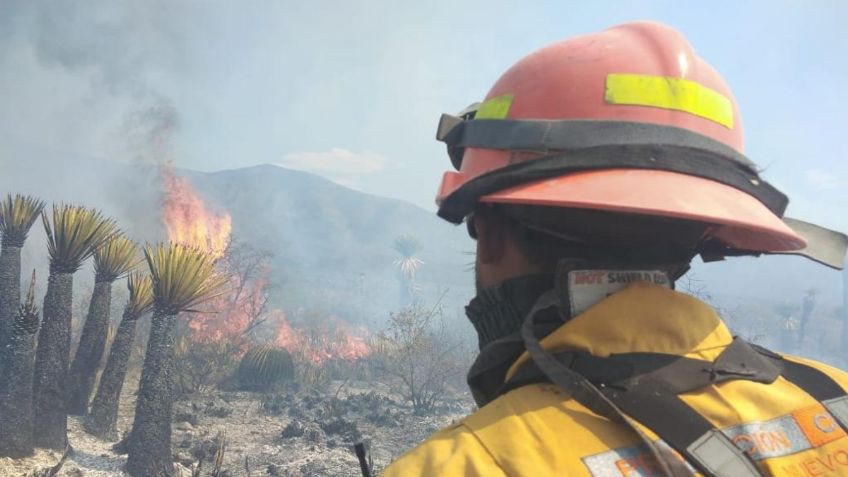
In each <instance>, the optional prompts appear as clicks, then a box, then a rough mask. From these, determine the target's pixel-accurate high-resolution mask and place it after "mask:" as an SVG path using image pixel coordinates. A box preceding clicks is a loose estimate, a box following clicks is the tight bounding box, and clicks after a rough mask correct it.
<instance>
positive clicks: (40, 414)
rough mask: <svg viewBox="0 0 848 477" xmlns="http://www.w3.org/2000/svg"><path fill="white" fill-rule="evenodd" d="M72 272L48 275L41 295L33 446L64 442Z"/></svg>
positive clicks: (59, 445) (59, 446)
mask: <svg viewBox="0 0 848 477" xmlns="http://www.w3.org/2000/svg"><path fill="white" fill-rule="evenodd" d="M73 285H74V275H73V273H51V274H50V278H49V279H48V282H47V294H46V295H45V296H44V307H43V309H44V318H43V322H42V325H41V330H40V331H39V332H38V349H37V350H36V354H35V373H34V397H35V410H34V412H35V428H36V429H37V430H38V432H37V433H36V436H35V445H36V447H43V448H46V449H57V450H61V449H64V448H65V446H66V444H67V442H68V435H67V428H68V416H67V414H66V413H65V392H64V389H63V388H64V384H65V375H66V374H67V372H68V354H69V353H70V349H71V313H72V312H71V308H72V306H73V296H72V292H73Z"/></svg>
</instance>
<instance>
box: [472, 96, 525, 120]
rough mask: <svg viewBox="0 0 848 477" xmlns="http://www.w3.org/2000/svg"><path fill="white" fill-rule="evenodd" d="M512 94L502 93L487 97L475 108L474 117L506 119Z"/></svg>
mask: <svg viewBox="0 0 848 477" xmlns="http://www.w3.org/2000/svg"><path fill="white" fill-rule="evenodd" d="M513 98H515V95H514V94H504V95H501V96H496V97H494V98H490V99H487V100H486V101H484V102H483V104H481V105H480V107H479V108H477V113H476V114H475V115H474V119H506V116H507V115H508V114H509V108H510V106H512V100H513Z"/></svg>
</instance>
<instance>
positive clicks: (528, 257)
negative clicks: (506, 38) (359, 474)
mask: <svg viewBox="0 0 848 477" xmlns="http://www.w3.org/2000/svg"><path fill="white" fill-rule="evenodd" d="M763 80H764V81H766V80H767V79H765V78H764V79H763ZM778 106H779V103H776V107H778ZM438 138H439V139H440V140H441V141H443V142H445V143H446V144H447V149H448V154H449V156H450V159H451V161H452V163H453V166H454V168H455V169H456V170H455V171H450V172H447V173H445V175H444V178H443V182H442V185H441V188H440V190H439V192H438V196H437V203H438V205H439V211H438V214H439V216H441V217H442V218H444V219H446V220H448V221H450V222H453V223H456V224H459V223H462V222H463V221H464V222H465V223H466V226H467V227H468V232H469V234H470V235H471V237H472V238H474V239H475V240H476V247H477V249H476V266H475V271H476V284H477V296H476V297H475V298H474V299H473V300H472V301H471V302H470V304H469V305H468V307H467V308H466V311H467V315H468V318H469V319H470V321H471V323H472V324H473V325H474V327H475V329H476V331H477V333H478V336H479V345H480V354H479V357H478V358H477V360H476V361H475V363H474V364H473V366H472V368H471V370H470V372H469V375H468V383H469V385H470V387H471V389H472V394H473V396H474V398H475V400H476V401H477V404H478V405H479V410H478V411H476V412H475V413H473V414H472V415H471V416H469V417H467V418H465V419H464V420H462V421H461V422H458V423H456V424H454V425H451V426H450V427H448V428H446V429H444V430H442V431H440V432H438V433H436V434H435V435H433V436H432V437H430V438H429V439H428V440H427V441H425V442H424V443H423V444H421V445H419V446H418V447H416V448H414V449H412V450H411V451H409V452H407V453H406V454H405V455H403V456H401V457H400V458H399V459H398V460H397V461H396V462H394V463H393V464H392V465H391V466H389V467H388V468H387V469H386V470H385V471H384V473H383V475H384V476H386V477H396V476H413V475H445V476H487V477H496V476H534V477H542V476H569V477H579V476H618V475H621V476H636V475H638V476H654V475H665V476H675V477H676V476H688V475H695V474H696V473H697V474H698V475H704V476H712V477H746V476H757V475H774V476H784V475H785V476H818V475H821V476H833V475H848V438H846V426H848V397H846V392H845V389H848V375H846V374H845V373H843V372H841V371H839V370H836V369H834V368H831V367H828V366H826V365H823V364H820V363H817V362H813V361H808V360H805V359H801V358H796V357H789V356H781V355H778V354H776V353H773V352H770V351H768V350H766V349H764V348H760V347H757V346H755V345H752V344H750V343H747V342H745V341H744V340H742V339H740V338H737V337H734V336H733V335H732V334H731V332H730V331H729V330H728V328H727V327H726V326H725V324H724V323H722V321H721V319H720V318H719V316H718V315H717V314H716V312H715V311H714V310H713V309H711V308H710V306H709V305H707V304H705V303H703V302H701V301H699V300H697V299H696V298H694V297H691V296H688V295H686V294H683V293H680V292H677V291H675V290H674V283H675V280H677V279H678V278H679V277H681V276H682V275H683V274H684V273H685V272H686V271H687V270H688V268H689V263H690V261H691V260H692V259H693V258H694V257H696V256H701V257H702V258H703V260H705V261H713V260H720V259H723V258H724V257H728V256H737V255H760V254H763V253H797V254H800V255H804V256H807V257H809V258H812V259H813V260H816V261H819V262H821V263H824V264H826V265H829V266H831V267H834V268H839V267H841V266H842V260H843V258H844V254H845V243H846V237H845V236H844V235H841V234H838V233H835V232H831V231H827V230H825V229H822V228H818V227H816V226H813V225H811V224H807V223H805V222H801V221H797V220H793V219H788V218H784V217H783V213H784V210H785V208H786V206H787V203H788V200H787V198H786V196H785V195H783V194H782V193H781V192H780V191H778V190H777V189H776V188H775V187H773V186H772V185H770V184H769V183H768V182H766V181H765V180H763V179H762V178H761V177H760V176H759V175H758V169H757V167H756V166H755V165H754V163H753V162H751V161H750V160H749V159H748V158H747V157H746V156H745V155H744V153H743V134H742V121H741V117H740V114H739V110H738V107H737V103H736V100H735V99H734V97H733V94H732V93H731V91H730V89H729V88H728V86H727V84H726V83H725V81H724V80H723V79H722V77H721V76H720V75H719V74H718V73H717V72H716V71H715V70H714V69H713V68H712V67H710V65H709V64H707V63H706V62H705V61H704V60H703V59H702V58H700V57H699V56H698V55H697V54H696V53H695V52H694V50H693V49H692V46H691V45H690V44H689V43H688V42H687V40H686V39H685V38H684V37H683V36H682V35H681V34H680V33H678V32H677V31H675V30H673V29H671V28H669V27H667V26H665V25H662V24H658V23H652V22H641V23H630V24H625V25H621V26H617V27H614V28H611V29H608V30H606V31H603V32H600V33H597V34H591V35H587V36H582V37H577V38H573V39H570V40H567V41H562V42H559V43H555V44H552V45H550V46H547V47H544V48H542V49H540V50H538V51H536V52H534V53H532V54H530V55H528V56H527V57H525V58H523V59H522V60H520V61H519V62H518V63H516V64H515V65H514V66H513V67H512V68H510V69H509V70H508V71H506V73H504V74H503V75H502V76H501V78H500V79H499V80H498V81H497V82H496V83H495V85H494V86H493V87H492V89H491V90H490V91H489V93H488V95H487V96H486V98H485V100H484V101H483V102H482V103H480V104H475V105H472V106H471V107H469V108H467V109H466V110H464V111H463V112H462V113H460V114H459V115H458V116H450V115H443V116H442V120H441V122H440V125H439V131H438Z"/></svg>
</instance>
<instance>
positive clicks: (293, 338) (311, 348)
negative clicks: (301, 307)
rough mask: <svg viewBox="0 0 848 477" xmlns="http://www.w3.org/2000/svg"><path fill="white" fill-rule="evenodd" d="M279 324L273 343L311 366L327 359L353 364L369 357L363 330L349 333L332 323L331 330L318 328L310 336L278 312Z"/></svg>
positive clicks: (347, 329) (335, 321) (340, 325)
mask: <svg viewBox="0 0 848 477" xmlns="http://www.w3.org/2000/svg"><path fill="white" fill-rule="evenodd" d="M279 313H280V314H279V316H278V320H279V321H280V325H279V327H278V328H277V336H276V338H275V339H274V344H276V345H277V346H280V347H282V348H285V349H287V350H288V351H289V352H290V353H292V354H293V355H295V356H302V357H303V358H304V359H306V360H307V361H311V362H312V363H314V364H321V363H323V362H325V361H327V360H332V359H341V360H345V361H356V360H358V359H362V358H365V357H367V356H368V355H370V354H371V348H370V347H369V346H368V344H366V342H365V339H364V338H363V337H362V336H364V335H366V334H367V332H366V331H365V330H364V329H359V330H357V332H356V333H354V332H352V331H351V330H350V329H349V328H348V327H347V326H346V325H345V324H344V323H343V322H341V321H338V320H332V323H331V325H332V326H333V328H335V329H332V330H330V329H328V327H326V326H324V327H321V329H319V330H315V332H313V333H308V332H307V331H305V330H301V329H296V328H293V327H292V326H291V324H290V323H289V322H288V320H286V318H285V316H282V313H281V312H279Z"/></svg>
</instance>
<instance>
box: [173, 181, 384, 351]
mask: <svg viewBox="0 0 848 477" xmlns="http://www.w3.org/2000/svg"><path fill="white" fill-rule="evenodd" d="M162 185H163V190H164V194H163V195H164V196H163V200H162V218H163V222H164V224H165V229H166V230H167V232H168V239H169V240H171V241H172V242H178V243H184V244H188V245H191V246H194V247H198V248H200V249H202V250H205V251H208V252H209V253H212V254H213V255H214V256H215V257H216V258H222V257H224V254H225V253H226V252H227V247H228V246H229V243H230V232H231V225H232V224H231V222H232V221H231V218H230V215H229V214H226V213H223V214H214V213H211V212H209V211H208V210H207V208H206V205H205V204H204V202H203V199H201V198H200V196H198V195H197V193H196V192H195V191H194V188H192V186H191V184H190V183H189V182H188V181H187V180H186V179H185V178H183V177H179V176H177V175H176V174H175V173H174V170H173V169H172V168H171V167H167V166H166V167H163V168H162ZM232 259H233V257H232V256H227V257H226V260H223V261H222V262H223V264H222V270H223V271H224V272H228V267H227V264H228V260H232ZM229 265H232V264H229ZM269 273H270V268H268V267H267V264H265V265H263V268H262V270H261V273H260V275H259V276H258V277H254V278H252V279H249V280H247V281H246V283H242V282H241V281H242V278H240V277H239V276H238V275H236V274H231V275H230V287H229V288H230V290H232V291H231V292H230V293H226V294H224V295H221V296H219V297H217V298H215V299H214V300H212V301H210V302H209V303H207V304H206V305H205V306H204V308H205V309H207V310H209V311H204V312H200V313H195V314H193V315H192V317H191V318H190V321H189V323H188V327H189V330H190V339H191V340H192V341H193V342H195V343H229V344H231V345H233V346H234V349H235V350H236V352H244V350H246V349H247V346H248V345H249V344H250V339H249V338H248V337H247V336H245V332H246V331H247V330H248V329H249V328H251V326H252V325H253V324H255V323H257V321H265V320H264V319H262V320H260V318H261V317H263V316H266V315H265V310H264V307H265V300H266V299H267V297H266V293H265V288H266V286H267V284H268V276H269ZM267 316H269V317H270V319H269V320H268V321H269V324H270V323H273V324H275V325H276V331H275V338H274V342H275V344H276V345H278V346H280V347H282V348H285V349H287V350H288V351H289V352H291V353H292V355H294V356H295V357H299V358H300V359H304V360H307V361H310V362H312V363H315V364H321V363H323V362H325V361H327V360H332V359H341V360H347V361H355V360H357V359H360V358H363V357H366V356H368V355H369V354H371V349H370V348H369V346H368V345H367V344H366V342H365V339H363V338H362V337H363V336H367V333H366V332H365V330H356V332H354V331H352V330H351V329H349V328H348V326H346V325H345V324H344V323H343V322H341V321H339V320H335V319H331V320H329V321H328V322H326V323H325V324H324V325H322V326H320V327H316V328H313V329H309V330H305V329H296V328H293V327H292V326H291V324H290V323H289V322H288V320H286V318H285V314H284V313H283V312H282V311H281V310H273V311H270V312H268V313H267Z"/></svg>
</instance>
